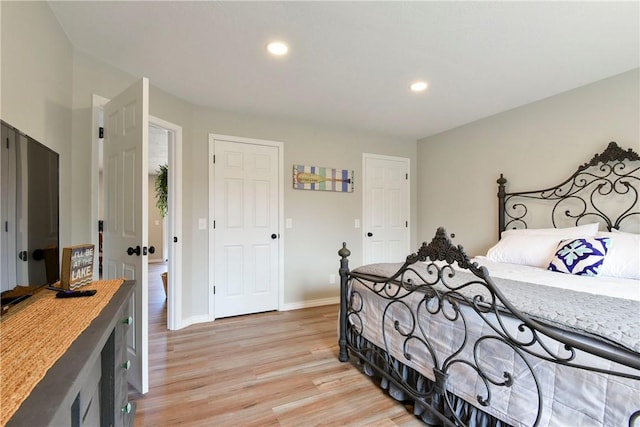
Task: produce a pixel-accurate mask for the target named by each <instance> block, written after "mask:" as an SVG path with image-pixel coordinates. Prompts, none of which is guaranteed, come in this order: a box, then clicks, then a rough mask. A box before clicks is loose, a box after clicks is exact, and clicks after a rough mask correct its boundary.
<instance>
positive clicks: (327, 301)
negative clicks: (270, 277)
mask: <svg viewBox="0 0 640 427" xmlns="http://www.w3.org/2000/svg"><path fill="white" fill-rule="evenodd" d="M332 304H340V297H332V298H323V299H316V300H312V301H300V302H294V303H289V304H285V305H284V307H280V310H279V311H290V310H299V309H301V308H311V307H320V306H323V305H332ZM213 320H214V319H211V318H209V316H207V315H206V314H202V315H199V316H191V317H189V318H187V319H183V320H182V321H181V322H180V325H179V326H178V329H183V328H186V327H187V326H191V325H195V324H197V323H206V322H212V321H213Z"/></svg>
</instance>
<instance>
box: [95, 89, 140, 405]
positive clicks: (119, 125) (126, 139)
mask: <svg viewBox="0 0 640 427" xmlns="http://www.w3.org/2000/svg"><path fill="white" fill-rule="evenodd" d="M104 121H105V123H104V125H105V138H104V152H103V155H104V171H103V174H104V232H103V275H104V278H105V279H114V278H119V277H124V278H126V279H132V280H136V281H137V282H138V284H139V286H137V287H136V292H135V293H134V295H133V298H132V303H131V310H132V317H133V319H134V323H133V325H132V327H130V328H129V334H128V337H127V341H128V343H127V353H128V357H129V359H130V361H131V368H130V371H129V374H128V379H129V382H130V383H131V384H132V385H133V386H134V387H135V388H136V390H138V391H139V392H141V393H146V392H147V391H148V389H149V383H148V351H147V347H148V343H147V335H148V333H147V331H148V308H149V307H148V278H147V272H148V256H147V246H148V242H147V240H148V224H147V223H148V213H149V212H148V209H149V207H148V192H149V189H148V184H147V179H148V177H147V176H148V171H147V150H148V136H149V81H148V80H147V79H146V78H143V79H141V80H140V81H138V82H137V83H135V84H134V85H132V86H131V87H129V88H128V89H127V90H125V91H124V92H122V93H121V94H119V95H118V96H116V97H115V98H113V99H112V100H111V101H110V102H109V103H107V104H106V105H105V107H104ZM128 249H130V250H128Z"/></svg>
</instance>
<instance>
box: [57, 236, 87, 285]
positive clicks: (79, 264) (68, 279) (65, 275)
mask: <svg viewBox="0 0 640 427" xmlns="http://www.w3.org/2000/svg"><path fill="white" fill-rule="evenodd" d="M94 249H95V247H94V245H90V244H86V245H77V246H71V247H68V248H63V249H62V271H61V272H60V287H61V288H62V289H69V290H73V289H76V288H79V287H80V286H83V285H88V284H89V283H91V281H92V280H93V258H94V255H95V250H94Z"/></svg>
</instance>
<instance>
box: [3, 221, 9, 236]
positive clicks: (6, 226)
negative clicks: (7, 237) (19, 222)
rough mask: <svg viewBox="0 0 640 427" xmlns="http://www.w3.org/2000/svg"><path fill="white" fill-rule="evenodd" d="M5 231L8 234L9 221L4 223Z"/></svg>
mask: <svg viewBox="0 0 640 427" xmlns="http://www.w3.org/2000/svg"><path fill="white" fill-rule="evenodd" d="M4 231H5V232H7V233H8V232H9V221H5V222H4Z"/></svg>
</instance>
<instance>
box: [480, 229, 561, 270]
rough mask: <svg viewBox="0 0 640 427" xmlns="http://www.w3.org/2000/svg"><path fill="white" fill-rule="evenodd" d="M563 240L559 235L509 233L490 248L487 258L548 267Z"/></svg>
mask: <svg viewBox="0 0 640 427" xmlns="http://www.w3.org/2000/svg"><path fill="white" fill-rule="evenodd" d="M561 240H562V239H561V238H559V237H557V236H545V235H540V236H536V235H526V234H514V235H509V236H506V237H503V238H502V239H500V241H499V242H498V243H497V244H496V245H495V246H494V247H492V248H491V249H489V251H488V252H487V258H489V260H491V261H495V262H506V263H509V264H522V265H530V266H533V267H542V268H547V266H548V265H549V262H551V258H553V254H555V252H556V248H557V247H558V243H560V241H561Z"/></svg>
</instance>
